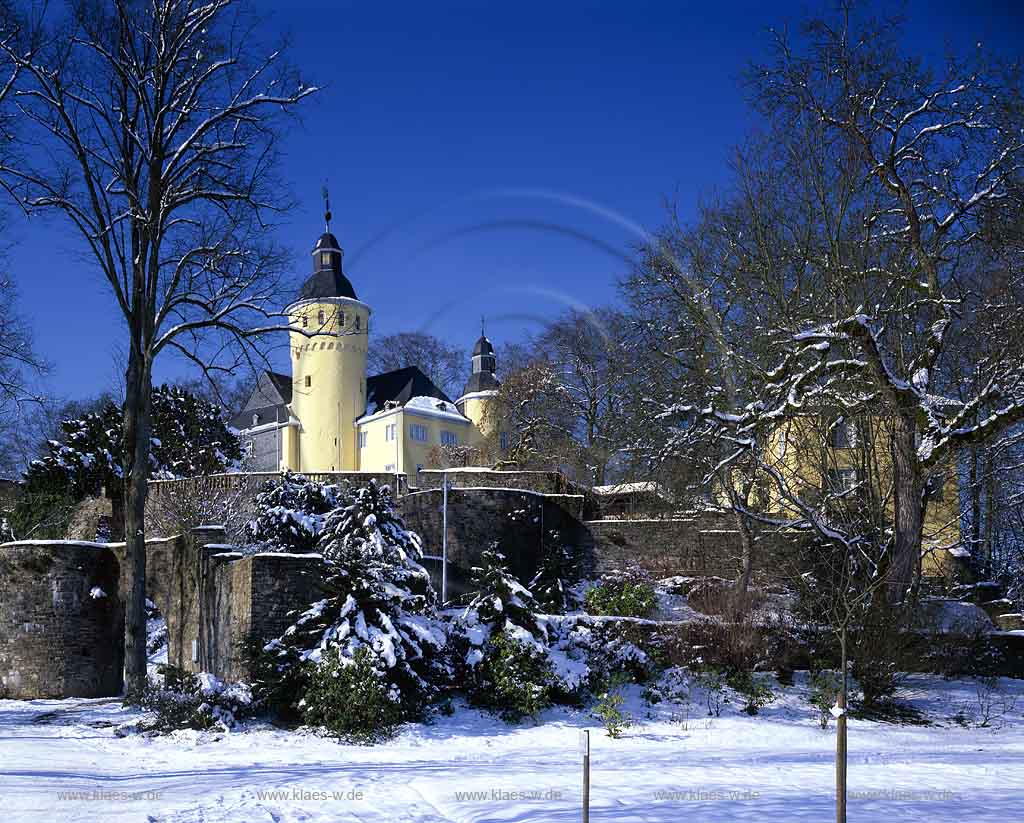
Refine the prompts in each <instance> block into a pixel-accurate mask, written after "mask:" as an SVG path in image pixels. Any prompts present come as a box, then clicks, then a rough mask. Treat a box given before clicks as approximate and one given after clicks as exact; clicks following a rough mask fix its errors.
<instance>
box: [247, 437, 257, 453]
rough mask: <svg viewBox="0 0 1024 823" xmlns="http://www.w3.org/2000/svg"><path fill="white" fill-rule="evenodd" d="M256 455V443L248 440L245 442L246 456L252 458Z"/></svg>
mask: <svg viewBox="0 0 1024 823" xmlns="http://www.w3.org/2000/svg"><path fill="white" fill-rule="evenodd" d="M255 453H256V441H255V440H246V441H245V456H246V457H252V456H253V455H254V454H255Z"/></svg>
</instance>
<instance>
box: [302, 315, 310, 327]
mask: <svg viewBox="0 0 1024 823" xmlns="http://www.w3.org/2000/svg"><path fill="white" fill-rule="evenodd" d="M302 328H304V329H308V328H309V315H306V314H304V315H302Z"/></svg>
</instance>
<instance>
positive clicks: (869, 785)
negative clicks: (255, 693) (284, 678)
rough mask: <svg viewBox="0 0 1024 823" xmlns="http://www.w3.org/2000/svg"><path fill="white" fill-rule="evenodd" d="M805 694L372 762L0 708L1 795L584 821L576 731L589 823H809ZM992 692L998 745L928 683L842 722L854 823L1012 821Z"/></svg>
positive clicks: (960, 686)
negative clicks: (873, 713)
mask: <svg viewBox="0 0 1024 823" xmlns="http://www.w3.org/2000/svg"><path fill="white" fill-rule="evenodd" d="M801 683H802V679H801V678H800V676H799V675H798V680H797V686H795V687H790V688H788V689H786V690H785V692H784V697H783V698H782V699H781V700H779V701H778V702H776V703H774V704H772V705H771V706H770V707H768V708H767V709H766V710H764V713H763V714H762V715H761V716H759V717H747V716H745V715H742V714H740V713H739V712H738V711H737V710H736V709H735V707H731V706H727V707H726V708H725V710H724V711H723V713H722V716H721V717H720V718H708V717H706V709H705V708H704V707H703V705H702V704H701V702H700V701H699V700H695V701H694V702H693V704H692V706H691V711H690V716H689V719H688V720H687V721H686V722H685V723H684V722H682V719H681V718H680V716H679V715H678V714H676V716H675V717H673V712H676V713H678V711H679V710H678V707H677V708H675V709H674V708H673V707H671V706H667V705H665V704H658V705H656V706H653V707H649V706H647V705H646V704H645V703H644V702H643V701H641V700H640V698H639V690H638V689H637V688H636V687H632V689H631V691H630V693H629V700H628V701H627V708H628V709H629V710H630V711H631V712H632V713H633V714H634V716H636V717H637V718H638V720H639V721H640V723H639V724H638V725H635V726H633V727H631V728H630V729H628V730H627V732H626V735H625V737H623V738H622V739H620V740H611V739H609V738H607V737H605V736H604V734H603V731H602V730H601V729H600V727H599V725H598V724H597V723H596V722H595V721H594V719H593V718H591V717H589V716H588V715H587V714H585V713H583V712H571V711H567V710H563V709H559V710H552V711H550V712H548V713H546V714H545V716H544V717H543V723H542V724H540V725H527V726H522V727H517V726H506V725H505V724H503V723H502V722H501V721H499V720H496V719H494V718H493V717H490V716H487V715H483V714H480V713H478V712H476V711H473V710H469V709H465V708H460V709H459V710H458V711H457V712H456V713H455V714H454V715H453V716H452V717H444V718H439V719H438V720H437V722H436V723H435V724H434V725H430V726H410V727H408V728H407V729H406V730H405V731H404V732H403V733H402V734H401V735H400V736H399V737H398V738H397V739H395V740H393V741H392V742H390V743H386V744H383V745H379V746H374V747H357V746H346V745H339V744H338V743H335V742H334V741H332V740H329V739H324V738H320V737H317V736H315V735H313V734H310V733H306V732H290V731H283V730H280V729H276V728H273V727H271V726H269V725H266V724H253V725H250V726H249V727H247V728H246V729H245V730H244V731H241V732H236V733H233V734H224V733H220V734H214V733H192V732H189V733H176V734H174V735H171V736H167V737H145V736H141V735H138V734H131V733H129V734H127V735H126V736H123V737H119V736H118V734H124V729H123V728H122V727H123V725H124V724H127V723H131V722H132V721H133V719H136V720H137V719H138V715H137V714H136V713H133V712H131V711H127V710H125V709H123V708H122V707H121V705H120V703H119V702H117V701H115V700H100V701H88V700H65V701H34V702H28V703H24V702H16V701H0V753H2V758H3V759H2V763H3V765H2V768H0V793H2V796H3V798H4V816H5V818H6V819H7V820H10V821H17V823H23V822H24V823H31V822H32V821H39V822H40V823H43V822H44V821H45V822H46V823H49V821H54V820H61V821H65V820H67V821H97V823H99V822H100V821H102V823H108V822H111V823H112V822H113V821H182V823H184V821H189V822H191V821H211V822H212V821H245V823H260V821H300V820H302V821H348V820H353V821H387V823H399V822H400V821H402V822H404V821H413V823H425V822H426V821H431V823H433V822H434V821H519V822H520V823H548V822H550V823H568V821H575V820H578V819H579V817H578V808H579V802H580V755H579V748H578V738H579V730H580V729H582V728H590V729H591V730H592V734H591V738H592V755H593V774H592V814H591V819H592V820H593V821H595V823H598V821H616V823H631V822H632V821H666V823H667V822H668V821H683V820H693V821H701V823H725V822H726V821H758V823H763V821H813V823H823V821H827V820H829V819H830V815H831V814H832V805H833V798H832V776H833V766H832V753H833V748H834V745H835V738H834V735H833V732H832V730H831V729H830V730H826V731H822V730H821V729H820V728H818V726H817V725H816V720H815V717H814V715H813V712H812V711H811V710H810V709H809V708H808V707H807V704H806V702H805V700H804V696H805V694H806V692H805V690H804V688H803V687H802V686H801ZM1002 686H1003V687H1004V689H1006V690H1007V691H1008V693H1009V695H1010V697H1011V698H1013V697H1015V698H1016V704H1015V706H1013V708H1012V709H1011V710H1010V712H1009V714H1006V715H1004V716H1002V717H1000V718H999V719H998V721H997V722H996V724H997V725H998V726H999V728H980V729H979V728H963V727H961V726H960V725H957V724H956V723H953V722H952V721H950V720H944V719H943V718H952V717H953V716H955V715H956V714H957V713H958V712H960V711H964V712H965V716H966V717H971V716H976V713H977V711H978V706H979V704H978V699H977V695H976V686H975V684H974V683H973V682H971V681H958V682H952V683H947V682H945V681H942V680H941V679H937V678H923V677H917V678H914V679H913V680H912V681H911V684H910V687H911V688H910V692H909V693H908V694H909V697H910V700H911V701H912V702H914V703H916V704H917V705H918V707H919V708H924V709H927V711H928V714H929V716H930V717H932V718H933V719H936V720H938V721H940V722H941V725H933V726H895V725H886V724H877V723H869V722H865V721H858V720H853V721H851V733H850V791H851V798H850V817H849V819H850V820H851V822H852V821H895V820H898V821H900V823H924V821H929V823H931V822H933V821H965V820H970V821H972V823H979V822H980V821H991V822H992V823H997V822H998V823H1004V822H1005V821H1008V820H1013V819H1017V817H1018V815H1019V813H1020V808H1021V807H1020V802H1021V798H1022V797H1024V768H1022V765H1024V720H1022V717H1021V713H1022V711H1024V682H1021V681H1010V680H1004V681H1002ZM1011 703H1012V700H1010V701H1007V702H1005V703H1004V704H1002V705H1003V708H1006V707H1008V706H1010V705H1011ZM648 712H649V713H650V715H651V716H650V717H648V716H647V713H648ZM69 792H70V793H80V794H79V795H78V796H77V797H75V798H73V799H68V796H67V795H66V794H65V793H69ZM81 793H85V794H84V795H83V794H81ZM93 793H99V794H98V795H94V794H93ZM135 793H141V794H139V796H138V797H135ZM146 793H149V794H148V795H147V794H146ZM314 793H323V794H319V795H318V794H314ZM513 793H520V794H518V795H515V794H513ZM524 793H525V794H524Z"/></svg>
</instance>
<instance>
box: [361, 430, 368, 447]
mask: <svg viewBox="0 0 1024 823" xmlns="http://www.w3.org/2000/svg"><path fill="white" fill-rule="evenodd" d="M367 434H368V432H359V448H361V449H365V448H366V436H367Z"/></svg>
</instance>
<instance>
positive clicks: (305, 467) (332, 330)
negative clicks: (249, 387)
mask: <svg viewBox="0 0 1024 823" xmlns="http://www.w3.org/2000/svg"><path fill="white" fill-rule="evenodd" d="M288 314H289V318H290V323H291V326H292V328H293V329H294V331H292V332H291V333H290V336H291V362H292V378H293V381H292V382H293V388H292V403H291V410H292V413H293V414H294V415H295V417H296V418H298V421H299V432H298V443H297V448H296V449H294V453H292V454H290V455H289V465H287V466H285V468H290V469H293V470H298V471H303V472H328V471H357V470H358V469H359V449H358V445H357V435H356V425H355V421H356V419H357V418H358V417H360V416H361V415H362V413H363V411H364V410H365V409H366V353H367V342H368V331H369V323H370V308H369V307H368V306H367V305H366V304H365V303H362V302H360V301H359V300H354V299H352V298H348V297H321V298H317V299H316V300H311V301H304V302H299V303H295V304H293V305H291V306H289V307H288Z"/></svg>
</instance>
